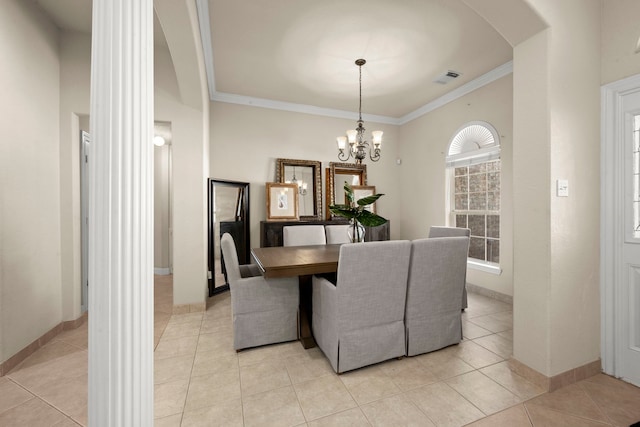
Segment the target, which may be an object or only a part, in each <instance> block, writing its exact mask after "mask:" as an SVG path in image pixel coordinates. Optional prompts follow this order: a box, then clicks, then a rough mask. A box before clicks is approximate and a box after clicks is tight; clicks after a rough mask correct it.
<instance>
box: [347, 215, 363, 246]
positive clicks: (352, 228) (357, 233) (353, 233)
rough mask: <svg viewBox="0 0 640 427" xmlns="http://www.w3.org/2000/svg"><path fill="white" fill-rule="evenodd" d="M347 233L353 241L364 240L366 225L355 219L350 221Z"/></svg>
mask: <svg viewBox="0 0 640 427" xmlns="http://www.w3.org/2000/svg"><path fill="white" fill-rule="evenodd" d="M347 234H348V235H349V241H350V242H351V243H359V242H364V226H363V225H362V224H360V223H359V222H358V221H356V220H354V219H352V220H350V221H349V228H347Z"/></svg>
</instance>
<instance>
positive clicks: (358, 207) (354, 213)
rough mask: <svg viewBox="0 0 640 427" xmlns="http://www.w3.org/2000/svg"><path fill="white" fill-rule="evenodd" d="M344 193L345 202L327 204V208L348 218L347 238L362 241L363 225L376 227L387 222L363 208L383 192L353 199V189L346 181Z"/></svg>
mask: <svg viewBox="0 0 640 427" xmlns="http://www.w3.org/2000/svg"><path fill="white" fill-rule="evenodd" d="M344 193H345V196H346V201H347V204H343V205H331V206H329V210H330V211H331V213H333V214H335V215H338V216H341V217H344V218H348V219H349V220H350V223H349V224H350V227H349V238H350V240H351V241H352V242H363V241H364V227H365V226H366V227H377V226H379V225H382V224H385V223H386V222H387V219H386V218H383V217H381V216H380V215H377V214H374V213H373V212H371V211H368V210H367V209H365V208H366V207H367V206H369V205H370V204H372V203H374V202H375V201H376V200H378V199H379V198H380V197H382V196H384V194H374V195H371V196H366V197H363V198H361V199H358V200H355V199H354V195H353V189H352V188H351V186H350V185H349V184H348V183H347V182H346V181H345V183H344Z"/></svg>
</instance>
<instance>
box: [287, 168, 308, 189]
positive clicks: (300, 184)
mask: <svg viewBox="0 0 640 427" xmlns="http://www.w3.org/2000/svg"><path fill="white" fill-rule="evenodd" d="M287 182H290V183H291V184H298V194H300V195H301V196H306V195H307V183H306V182H304V181H303V180H300V181H298V179H297V178H296V167H295V166H294V167H293V177H292V178H291V181H287Z"/></svg>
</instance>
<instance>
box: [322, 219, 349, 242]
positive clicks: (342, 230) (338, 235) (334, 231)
mask: <svg viewBox="0 0 640 427" xmlns="http://www.w3.org/2000/svg"><path fill="white" fill-rule="evenodd" d="M324 230H325V234H326V235H327V244H328V245H334V244H340V243H350V241H349V234H348V231H349V224H341V225H325V226H324Z"/></svg>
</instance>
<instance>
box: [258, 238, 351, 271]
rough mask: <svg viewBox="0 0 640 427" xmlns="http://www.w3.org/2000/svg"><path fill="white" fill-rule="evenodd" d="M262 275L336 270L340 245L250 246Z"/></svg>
mask: <svg viewBox="0 0 640 427" xmlns="http://www.w3.org/2000/svg"><path fill="white" fill-rule="evenodd" d="M251 255H252V256H253V258H254V259H255V260H256V262H257V263H258V266H259V267H260V269H261V270H262V273H263V275H264V277H267V278H269V277H291V276H305V275H311V274H320V273H331V272H336V271H338V256H339V255H340V245H312V246H274V247H270V248H252V249H251Z"/></svg>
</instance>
